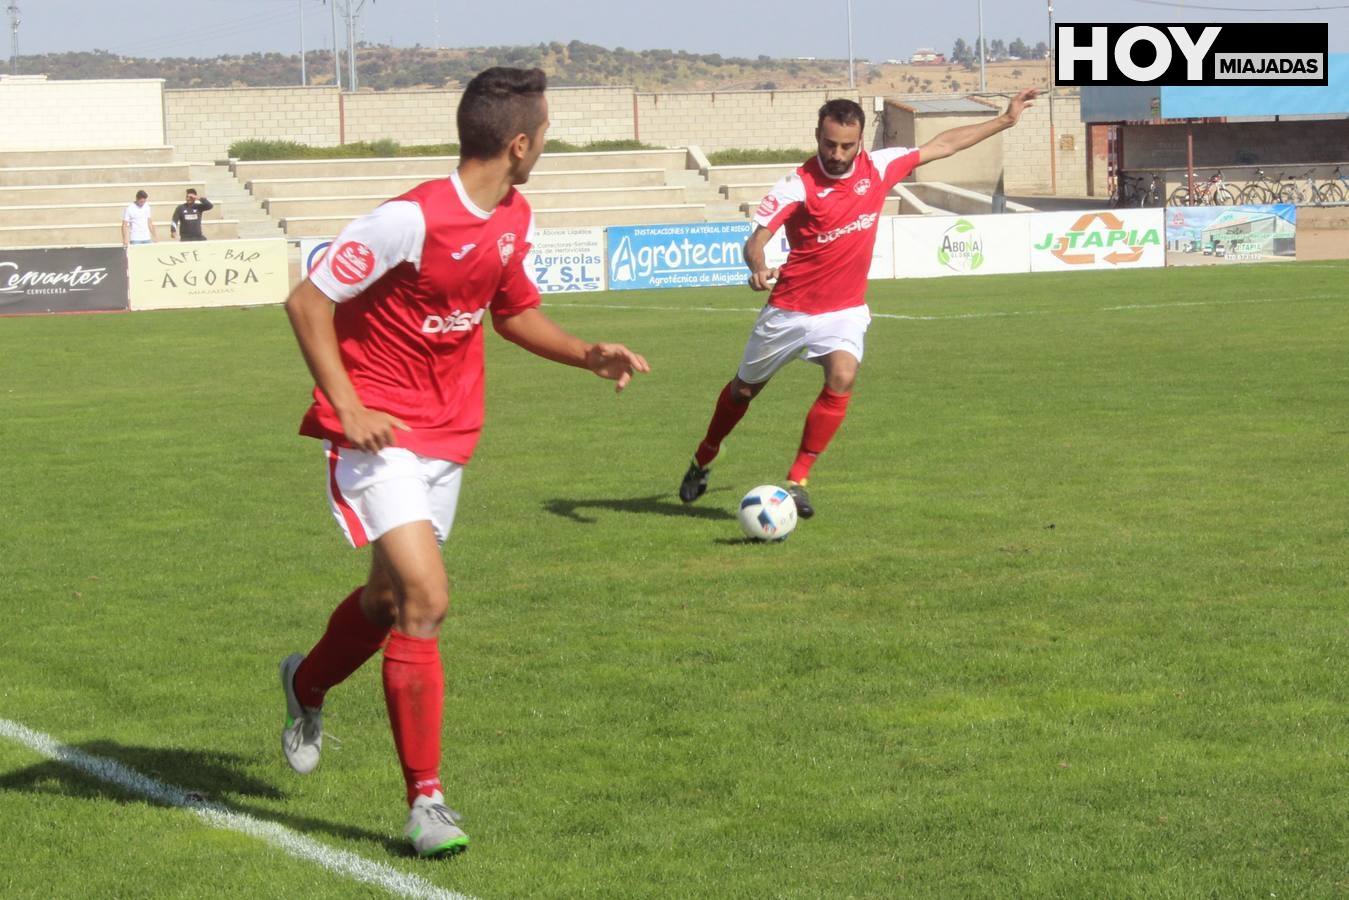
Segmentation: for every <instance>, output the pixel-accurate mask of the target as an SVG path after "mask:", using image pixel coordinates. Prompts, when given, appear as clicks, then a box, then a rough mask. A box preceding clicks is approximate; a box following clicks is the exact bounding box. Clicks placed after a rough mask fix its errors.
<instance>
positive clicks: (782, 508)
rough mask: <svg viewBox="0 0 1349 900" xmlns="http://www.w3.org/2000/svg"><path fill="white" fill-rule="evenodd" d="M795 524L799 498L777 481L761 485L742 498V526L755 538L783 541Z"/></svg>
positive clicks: (758, 539) (749, 535) (746, 534)
mask: <svg viewBox="0 0 1349 900" xmlns="http://www.w3.org/2000/svg"><path fill="white" fill-rule="evenodd" d="M795 527H796V501H795V500H793V499H792V495H791V494H789V493H787V492H786V491H784V490H783V489H782V488H780V487H778V486H777V485H774V484H761V485H759V486H758V487H756V488H755V489H754V490H752V491H750V492H749V493H748V494H746V495H745V499H743V500H741V501H740V529H741V530H742V531H744V532H745V536H746V537H748V538H751V539H753V540H756V541H780V540H783V539H784V538H786V537H787V535H789V534H791V533H792V529H793V528H795Z"/></svg>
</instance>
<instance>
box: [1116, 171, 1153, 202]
mask: <svg viewBox="0 0 1349 900" xmlns="http://www.w3.org/2000/svg"><path fill="white" fill-rule="evenodd" d="M1117 188H1118V189H1117V190H1116V192H1115V194H1114V195H1113V197H1112V199H1111V203H1112V205H1114V206H1117V207H1120V206H1123V207H1130V206H1160V205H1161V202H1162V194H1163V192H1164V189H1165V183H1164V182H1163V181H1162V176H1160V175H1158V174H1157V173H1156V172H1153V173H1152V178H1151V180H1149V179H1147V178H1144V177H1143V176H1142V175H1137V176H1133V175H1120V179H1119V183H1118V185H1117Z"/></svg>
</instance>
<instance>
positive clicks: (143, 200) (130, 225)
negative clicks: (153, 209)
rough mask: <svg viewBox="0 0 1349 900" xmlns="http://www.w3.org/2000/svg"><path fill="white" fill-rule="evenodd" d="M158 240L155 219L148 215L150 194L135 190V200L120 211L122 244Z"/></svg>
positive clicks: (147, 242) (145, 242)
mask: <svg viewBox="0 0 1349 900" xmlns="http://www.w3.org/2000/svg"><path fill="white" fill-rule="evenodd" d="M157 240H159V235H158V234H157V233H156V231H155V220H154V219H153V218H152V217H151V215H150V195H149V194H147V193H145V191H136V202H135V203H130V204H128V205H127V208H126V211H125V212H124V213H122V246H123V247H127V246H130V245H131V244H149V243H152V242H154V241H157Z"/></svg>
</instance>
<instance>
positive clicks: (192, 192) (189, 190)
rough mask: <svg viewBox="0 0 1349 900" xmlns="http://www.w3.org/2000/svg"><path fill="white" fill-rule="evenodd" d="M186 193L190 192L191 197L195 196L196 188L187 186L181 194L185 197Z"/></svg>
mask: <svg viewBox="0 0 1349 900" xmlns="http://www.w3.org/2000/svg"><path fill="white" fill-rule="evenodd" d="M188 194H191V195H192V196H193V197H196V196H197V189H196V188H188V189H187V191H186V192H185V193H184V194H183V196H184V197H186V196H187V195H188Z"/></svg>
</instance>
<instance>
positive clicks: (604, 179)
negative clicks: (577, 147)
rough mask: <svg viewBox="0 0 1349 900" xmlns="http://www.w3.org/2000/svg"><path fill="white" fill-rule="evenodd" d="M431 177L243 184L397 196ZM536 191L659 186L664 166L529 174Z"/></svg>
mask: <svg viewBox="0 0 1349 900" xmlns="http://www.w3.org/2000/svg"><path fill="white" fill-rule="evenodd" d="M427 180H428V179H427V178H425V177H423V176H418V175H412V176H408V175H359V176H351V177H348V178H258V179H251V180H249V181H247V182H246V183H245V184H244V187H245V188H247V189H248V191H249V193H251V194H252V195H253V196H254V197H257V198H258V199H259V200H270V199H271V198H273V197H351V196H368V195H371V194H383V195H384V196H385V197H395V196H397V195H399V194H401V193H403V192H404V191H408V190H411V189H412V188H414V187H416V186H417V185H419V184H421V183H422V182H424V181H427ZM529 183H530V186H531V187H533V188H534V189H536V190H543V189H550V188H582V187H588V188H602V187H658V186H660V185H663V184H665V170H664V169H574V170H570V171H552V172H538V173H535V174H534V175H532V176H530V179H529Z"/></svg>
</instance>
